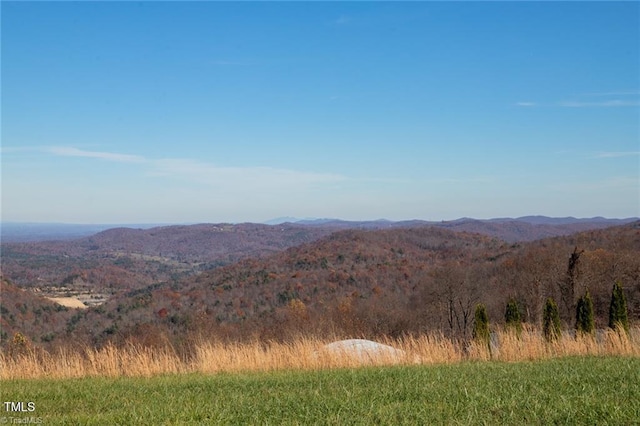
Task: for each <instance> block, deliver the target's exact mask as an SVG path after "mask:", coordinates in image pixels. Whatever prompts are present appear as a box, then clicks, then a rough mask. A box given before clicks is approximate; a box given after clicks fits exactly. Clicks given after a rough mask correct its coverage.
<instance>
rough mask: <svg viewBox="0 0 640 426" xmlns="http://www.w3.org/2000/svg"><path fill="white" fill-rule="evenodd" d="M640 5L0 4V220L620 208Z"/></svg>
mask: <svg viewBox="0 0 640 426" xmlns="http://www.w3.org/2000/svg"><path fill="white" fill-rule="evenodd" d="M639 28H640V4H639V3H637V2H620V3H617V2H606V3H605V2H602V3H601V2H598V3H588V2H587V3H585V2H561V3H553V2H532V3H519V2H473V3H457V2H454V3H436V2H410V3H397V2H390V3H380V2H331V3H324V2H318V3H290V2H286V3H270V2H266V3H251V2H248V3H246V2H242V3H239V2H238V3H218V2H190V3H179V2H163V3H154V2H139V3H131V2H127V3H112V2H86V3H77V2H73V3H66V2H65V3H57V2H54V3H48V2H34V3H30V2H14V3H12V2H2V64H1V67H2V220H3V221H30V222H67V223H154V222H158V223H160V222H162V223H167V222H175V223H190V222H223V221H224V222H243V221H253V222H261V221H265V220H267V219H271V218H274V217H279V216H296V217H339V218H343V219H351V220H367V219H378V218H387V219H392V220H402V219H412V218H418V219H427V220H447V219H454V218H458V217H462V216H470V217H476V218H490V217H505V216H511V217H516V216H522V215H529V214H542V215H549V216H576V217H591V216H606V217H629V216H639V215H640V183H639V180H640V178H639V175H640V146H639V145H640V77H639V76H640V33H639V31H640V30H639Z"/></svg>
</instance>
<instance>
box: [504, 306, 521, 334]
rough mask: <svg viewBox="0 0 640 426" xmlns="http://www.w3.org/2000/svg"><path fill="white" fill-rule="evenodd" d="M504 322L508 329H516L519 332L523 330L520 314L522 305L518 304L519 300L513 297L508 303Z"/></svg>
mask: <svg viewBox="0 0 640 426" xmlns="http://www.w3.org/2000/svg"><path fill="white" fill-rule="evenodd" d="M504 322H505V324H506V327H507V329H509V330H515V331H516V333H518V334H520V332H521V331H522V315H521V314H520V306H518V302H516V300H515V299H511V300H509V303H507V309H506V311H505V313H504Z"/></svg>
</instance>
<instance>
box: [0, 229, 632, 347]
mask: <svg viewBox="0 0 640 426" xmlns="http://www.w3.org/2000/svg"><path fill="white" fill-rule="evenodd" d="M197 226H201V227H204V225H197ZM493 226H496V225H493ZM206 229H209V228H201V229H200V234H202V235H203V236H202V237H201V238H200V239H199V240H198V241H196V242H195V243H194V245H193V247H192V249H191V251H184V252H181V253H175V252H171V250H170V249H169V247H170V245H168V244H167V243H165V245H164V246H163V245H162V244H161V243H160V242H159V241H160V239H157V238H154V236H153V235H149V233H151V232H156V233H157V232H161V231H162V230H161V231H158V230H155V231H154V230H145V231H140V234H139V236H140V238H139V239H138V240H137V242H136V239H135V238H134V239H129V238H124V237H122V235H116V234H115V232H116V231H111V233H109V232H110V231H105V232H106V236H105V233H100V234H97V235H96V236H94V237H91V238H92V239H82V240H81V241H82V244H84V245H86V247H85V249H86V250H89V251H91V252H94V257H93V258H88V259H85V261H86V262H88V264H86V265H84V267H83V268H79V267H78V264H76V265H73V264H72V262H70V261H65V260H64V259H76V260H77V259H79V256H80V255H81V254H78V253H80V252H73V251H72V250H71V249H69V248H68V247H72V246H65V245H64V244H63V243H62V242H60V243H50V244H49V246H47V244H43V243H40V244H38V245H36V246H28V243H23V244H22V245H10V246H3V250H4V253H8V254H9V257H8V258H7V259H9V260H10V262H8V261H6V260H5V259H3V270H2V273H3V280H2V300H1V309H2V312H1V314H2V317H1V325H2V331H1V334H2V335H1V336H0V337H1V338H2V344H3V345H4V346H7V345H10V344H11V341H12V338H13V337H14V336H15V333H17V332H19V333H21V335H24V336H26V338H27V339H29V341H30V344H33V345H40V346H45V347H50V346H56V345H66V344H69V343H72V342H73V343H83V344H89V345H94V346H97V347H100V346H103V345H104V344H106V343H107V342H112V343H115V344H121V343H125V342H131V341H133V342H136V343H141V344H143V345H149V346H154V345H161V344H162V345H164V344H166V343H167V342H171V343H173V344H176V345H177V346H179V345H180V344H181V343H185V342H188V341H190V340H192V339H196V338H202V337H207V338H208V337H213V338H216V339H221V340H234V341H236V340H255V339H261V340H275V341H287V340H291V339H293V338H297V337H300V336H301V335H303V336H314V337H327V336H342V337H366V338H376V337H382V336H386V337H391V338H394V337H400V336H403V335H417V334H421V333H433V332H441V333H442V334H444V335H445V336H447V337H451V338H454V339H463V340H464V339H469V338H470V333H471V328H472V323H473V315H474V309H475V306H476V305H477V304H478V303H483V304H484V305H485V306H486V307H487V311H488V314H489V320H490V323H491V327H494V328H498V327H501V326H502V325H503V323H504V313H505V307H506V305H507V303H508V301H509V300H510V299H515V300H516V301H517V302H518V304H519V306H520V309H521V312H522V315H523V319H524V321H525V322H527V323H530V324H532V325H534V326H536V325H539V324H540V323H541V313H542V307H543V304H544V301H545V300H546V299H547V298H548V297H553V298H554V299H555V300H556V301H557V303H558V306H559V309H560V315H561V319H562V321H563V325H564V327H565V328H566V329H567V330H571V329H573V325H574V318H575V304H576V301H577V300H578V298H579V297H581V296H582V295H583V294H584V293H585V291H586V290H587V289H588V290H589V292H590V294H591V297H592V299H593V303H594V311H595V317H596V327H598V328H605V327H606V326H607V315H608V308H609V302H610V299H611V290H612V287H613V284H614V283H615V282H619V283H620V284H622V287H623V289H624V292H625V296H626V298H627V303H628V310H629V317H630V320H631V322H632V323H636V324H637V323H638V322H640V256H639V255H638V254H639V253H640V222H634V223H631V224H627V225H623V226H615V227H610V228H606V229H598V230H591V231H585V232H579V233H574V234H571V235H568V236H558V237H552V238H544V239H538V240H535V241H522V242H506V241H504V240H502V239H500V238H497V237H494V236H487V235H480V234H477V233H470V232H460V231H453V230H450V229H444V228H443V227H434V226H420V227H413V228H393V229H382V230H354V229H350V230H336V229H329V228H319V227H315V228H314V227H308V228H305V230H304V231H303V230H300V229H298V228H296V227H290V226H284V227H281V228H280V230H278V229H279V228H277V227H264V228H260V229H258V230H256V229H255V228H245V230H244V231H243V232H244V233H241V237H242V239H247V240H251V234H253V235H254V236H256V235H258V234H259V233H262V234H259V235H261V237H260V238H258V239H256V240H251V241H253V242H252V246H253V251H249V253H254V254H255V255H253V256H252V255H247V254H246V253H247V251H241V250H239V249H238V250H236V252H235V253H236V254H232V255H230V254H229V253H230V252H231V253H233V251H227V252H224V253H225V254H224V255H225V256H226V259H225V261H217V262H218V263H215V262H213V261H211V260H210V259H211V257H207V256H206V253H207V248H206V247H207V245H208V240H207V237H206V232H204V230H206ZM209 231H210V232H213V230H211V229H209ZM276 231H277V232H280V233H286V235H287V238H286V239H284V240H282V239H278V237H276V236H275V235H277V232H276ZM117 232H120V233H128V232H129V231H125V230H120V231H117ZM162 232H165V231H162ZM215 232H218V233H220V232H224V231H223V230H215ZM228 232H229V233H231V232H234V231H231V230H230V229H229V230H228ZM256 233H258V234H256ZM225 235H226V234H225ZM228 235H229V236H228V237H227V236H225V238H227V240H226V241H227V244H230V243H229V242H230V241H231V242H233V241H237V240H238V239H237V238H236V239H234V238H235V237H232V236H231V234H228ZM108 238H111V239H112V240H113V241H115V242H116V243H119V244H120V246H121V247H118V250H116V251H114V250H113V249H111V248H109V250H106V249H105V247H112V245H109V244H107V239H108ZM172 238H174V240H173V241H174V243H173V244H175V238H180V237H175V236H173V237H172ZM182 238H185V237H184V236H183V237H182ZM79 241H80V240H79ZM256 241H258V242H260V243H258V242H256ZM265 241H268V242H270V243H269V244H266V243H265ZM77 244H78V243H77V242H76V246H77ZM111 244H113V243H111ZM136 244H137V246H136ZM234 244H239V243H234ZM210 245H211V247H209V249H208V250H209V252H211V251H213V250H214V249H213V248H212V247H213V244H210ZM25 247H28V248H29V250H30V251H29V250H27V249H25ZM33 247H37V250H36V249H34V248H33ZM150 247H151V248H152V249H150ZM237 247H239V246H237ZM196 248H199V249H196ZM6 250H9V251H8V252H7V251H6ZM47 250H49V251H47ZM34 251H36V253H34ZM143 252H144V255H142V254H140V253H143ZM241 252H242V253H243V254H242V255H241V254H239V253H241ZM4 253H3V258H4ZM125 253H128V254H129V255H128V256H124V254H125ZM131 253H138V254H139V255H138V256H137V257H136V256H131V255H130V254H131ZM56 256H58V257H60V258H61V259H63V260H61V262H60V263H56V262H55V261H54V260H52V259H55V258H56ZM64 256H68V257H64ZM152 256H153V257H152ZM198 256H200V257H199V258H198ZM118 262H119V263H118ZM171 262H173V263H171ZM29 265H31V266H29ZM52 265H57V266H58V268H56V267H54V266H52ZM92 265H93V267H91V266H92ZM145 265H150V266H149V268H148V270H146V269H145ZM221 265H223V266H221ZM81 266H82V265H81ZM180 268H182V269H180ZM160 270H162V271H163V272H159V271H160ZM114 271H116V272H114ZM145 271H146V273H145ZM29 273H30V274H31V275H29ZM54 276H55V277H56V278H53V280H54V281H55V280H58V281H57V284H58V285H60V284H62V283H61V282H60V280H61V281H64V280H66V284H67V285H68V286H69V287H73V286H74V285H76V286H77V285H82V286H84V287H88V288H91V286H95V287H96V289H98V290H100V291H105V289H108V291H109V298H108V300H107V301H106V302H105V303H103V304H101V305H99V306H94V307H90V308H88V309H72V308H63V307H61V306H59V305H57V304H55V303H53V302H50V301H47V300H46V299H44V298H42V297H41V296H39V294H38V293H37V292H35V291H34V289H35V288H38V289H40V290H41V291H42V289H41V287H46V286H43V285H42V284H38V279H40V281H41V282H42V281H45V282H46V281H47V280H49V281H48V282H50V281H51V280H52V278H51V277H54ZM69 277H71V278H69ZM30 280H31V281H30ZM45 290H46V288H45Z"/></svg>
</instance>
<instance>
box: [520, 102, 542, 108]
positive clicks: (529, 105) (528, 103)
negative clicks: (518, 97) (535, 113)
mask: <svg viewBox="0 0 640 426" xmlns="http://www.w3.org/2000/svg"><path fill="white" fill-rule="evenodd" d="M537 105H538V104H537V103H536V102H516V106H519V107H534V106H537Z"/></svg>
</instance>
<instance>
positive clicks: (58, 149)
mask: <svg viewBox="0 0 640 426" xmlns="http://www.w3.org/2000/svg"><path fill="white" fill-rule="evenodd" d="M44 150H45V151H47V152H49V153H50V154H53V155H57V156H60V157H85V158H98V159H101V160H107V161H117V162H120V163H143V162H145V161H146V160H145V158H144V157H141V156H139V155H129V154H118V153H113V152H101V151H85V150H81V149H78V148H73V147H67V146H52V147H47V148H45V149H44Z"/></svg>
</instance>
